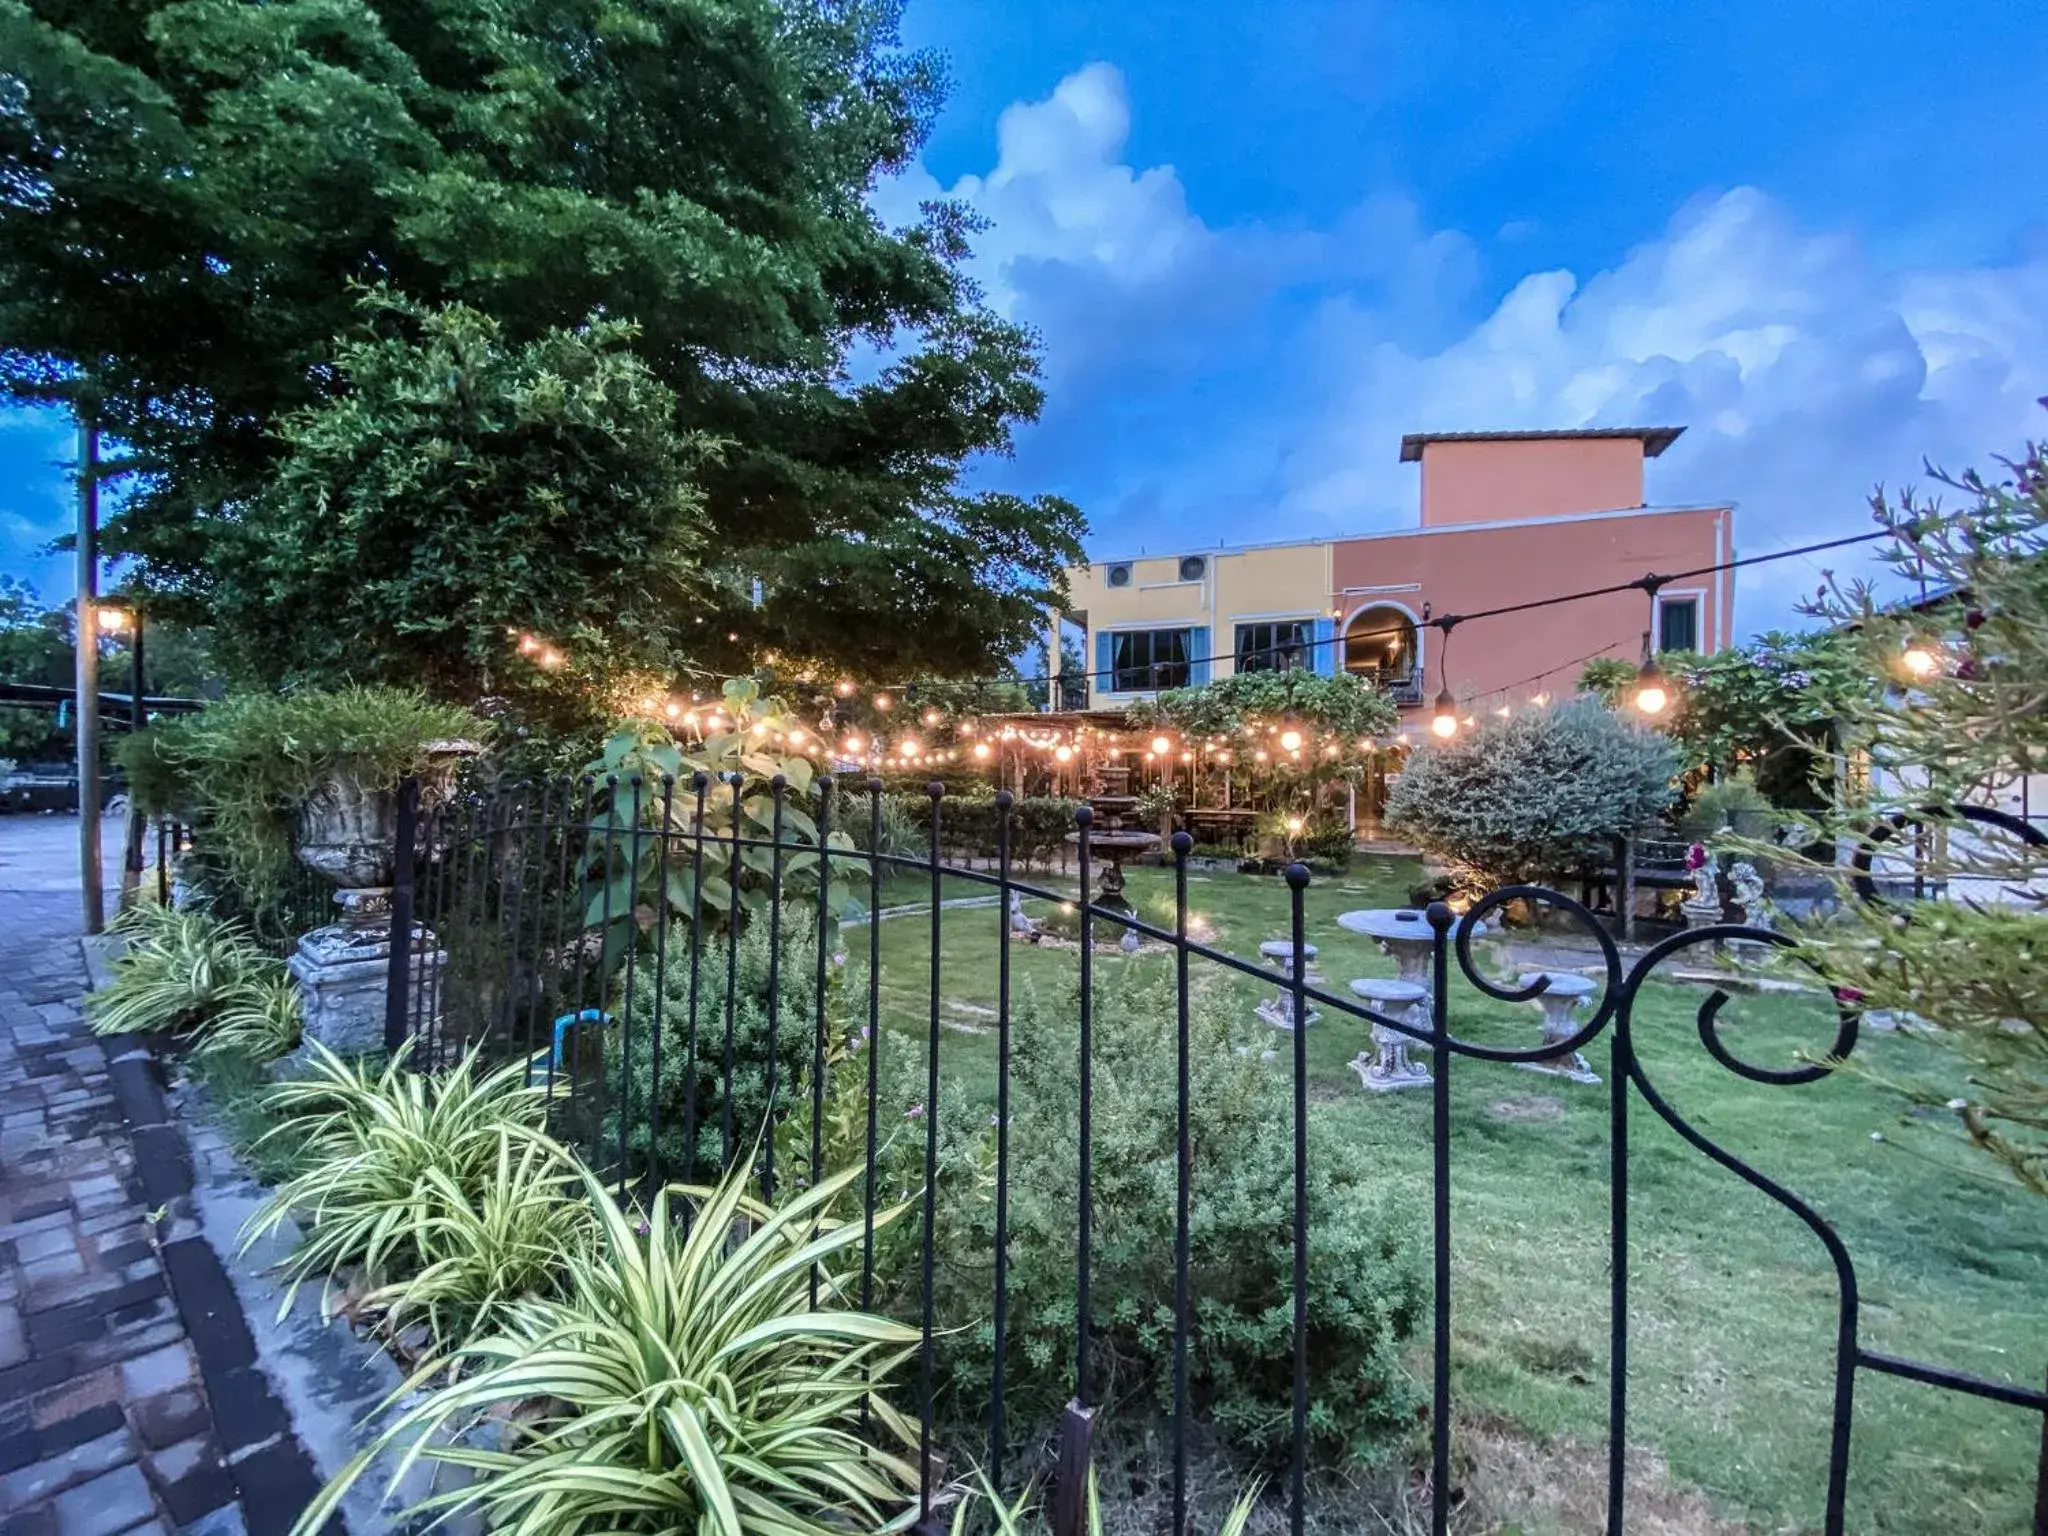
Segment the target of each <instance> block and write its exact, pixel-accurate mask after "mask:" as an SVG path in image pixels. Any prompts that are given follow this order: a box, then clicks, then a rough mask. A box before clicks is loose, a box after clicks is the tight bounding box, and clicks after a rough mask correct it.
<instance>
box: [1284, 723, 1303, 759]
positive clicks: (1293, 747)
mask: <svg viewBox="0 0 2048 1536" xmlns="http://www.w3.org/2000/svg"><path fill="white" fill-rule="evenodd" d="M1280 746H1281V748H1282V750H1284V751H1288V752H1299V751H1300V750H1301V732H1299V731H1297V730H1296V729H1295V728H1294V727H1293V726H1291V725H1290V726H1289V727H1288V728H1287V729H1286V730H1284V731H1282V732H1281V733H1280Z"/></svg>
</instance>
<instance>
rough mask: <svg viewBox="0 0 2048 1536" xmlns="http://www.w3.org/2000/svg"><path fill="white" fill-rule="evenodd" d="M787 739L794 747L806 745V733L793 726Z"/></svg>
mask: <svg viewBox="0 0 2048 1536" xmlns="http://www.w3.org/2000/svg"><path fill="white" fill-rule="evenodd" d="M786 739H787V741H788V742H789V744H790V745H791V746H792V747H800V746H802V745H803V744H804V733H803V732H802V731H800V730H798V729H797V728H796V727H795V726H791V727H790V729H789V735H788V737H787V738H786Z"/></svg>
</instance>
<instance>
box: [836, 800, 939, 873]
mask: <svg viewBox="0 0 2048 1536" xmlns="http://www.w3.org/2000/svg"><path fill="white" fill-rule="evenodd" d="M835 814H836V816H837V819H838V823H839V826H840V829H841V830H843V831H844V832H845V833H846V835H847V837H848V839H849V840H851V842H852V843H853V846H854V847H855V848H856V849H858V850H859V851H860V852H862V853H879V854H881V855H882V856H883V857H884V858H891V859H921V858H924V857H925V856H926V855H927V854H928V853H929V852H930V851H931V841H930V839H929V837H928V836H927V832H926V829H927V828H928V827H929V826H930V825H931V803H930V802H929V801H928V800H926V799H925V798H924V797H923V796H922V795H919V796H917V797H916V799H915V800H914V801H913V799H912V798H911V797H910V796H908V795H884V796H882V820H881V828H880V831H881V835H880V836H879V837H877V836H876V835H875V834H876V824H875V819H874V814H873V811H872V808H871V807H870V806H869V804H868V797H867V794H866V792H865V791H863V792H861V793H859V794H855V795H845V796H842V797H841V798H840V802H839V807H838V810H837V812H836V813H835ZM861 874H863V875H864V874H865V871H864V870H863V871H861ZM882 874H883V878H884V879H886V878H887V877H888V869H887V868H886V867H885V868H884V869H883V871H882Z"/></svg>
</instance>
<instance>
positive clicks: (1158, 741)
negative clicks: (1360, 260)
mask: <svg viewBox="0 0 2048 1536" xmlns="http://www.w3.org/2000/svg"><path fill="white" fill-rule="evenodd" d="M1172 750H1173V743H1172V742H1171V741H1168V740H1167V739H1166V738H1165V737H1164V736H1154V737H1153V738H1152V752H1153V755H1154V756H1156V757H1164V756H1166V754H1167V753H1169V752H1171V751H1172Z"/></svg>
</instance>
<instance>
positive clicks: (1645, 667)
mask: <svg viewBox="0 0 2048 1536" xmlns="http://www.w3.org/2000/svg"><path fill="white" fill-rule="evenodd" d="M1670 702H1671V692H1670V689H1669V687H1668V686H1667V685H1666V683H1665V681H1664V669H1663V668H1662V667H1660V666H1658V665H1657V658H1656V657H1654V656H1652V657H1650V658H1649V659H1648V660H1646V661H1645V662H1644V663H1643V664H1642V666H1641V667H1640V668H1638V669H1637V671H1636V688H1635V698H1634V703H1635V706H1636V708H1637V709H1639V710H1641V711H1642V712H1643V713H1644V714H1646V715H1650V716H1656V715H1661V714H1663V713H1664V709H1665V706H1666V705H1668V704H1669V703H1670Z"/></svg>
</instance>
